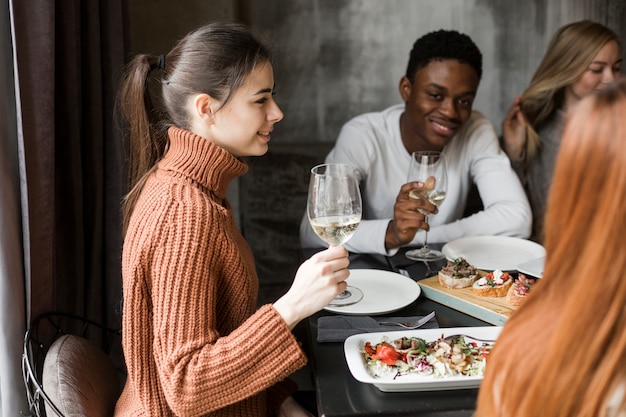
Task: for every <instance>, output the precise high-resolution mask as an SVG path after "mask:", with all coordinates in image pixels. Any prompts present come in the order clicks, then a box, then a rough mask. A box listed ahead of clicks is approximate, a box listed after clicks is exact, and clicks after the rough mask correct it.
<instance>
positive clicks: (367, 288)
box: [324, 269, 422, 315]
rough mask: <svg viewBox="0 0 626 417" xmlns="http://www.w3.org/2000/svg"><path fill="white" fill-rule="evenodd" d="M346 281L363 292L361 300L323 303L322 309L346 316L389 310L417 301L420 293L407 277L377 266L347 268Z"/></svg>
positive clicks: (387, 311) (382, 312) (418, 287)
mask: <svg viewBox="0 0 626 417" xmlns="http://www.w3.org/2000/svg"><path fill="white" fill-rule="evenodd" d="M347 282H348V285H351V286H353V287H357V288H358V289H360V290H361V291H363V299H362V300H361V301H359V302H358V303H356V304H352V305H349V306H343V307H339V306H337V307H331V306H327V307H324V310H326V311H332V312H333V313H339V314H346V315H368V314H370V315H371V314H385V313H391V312H392V311H396V310H400V309H401V308H403V307H406V306H408V305H409V304H411V303H412V302H413V301H415V300H417V297H419V296H420V294H421V292H422V290H421V289H420V286H419V285H418V284H417V282H415V281H413V280H412V279H411V278H408V277H405V276H404V275H400V274H396V273H395V272H391V271H383V270H381V269H351V270H350V277H349V278H348V280H347Z"/></svg>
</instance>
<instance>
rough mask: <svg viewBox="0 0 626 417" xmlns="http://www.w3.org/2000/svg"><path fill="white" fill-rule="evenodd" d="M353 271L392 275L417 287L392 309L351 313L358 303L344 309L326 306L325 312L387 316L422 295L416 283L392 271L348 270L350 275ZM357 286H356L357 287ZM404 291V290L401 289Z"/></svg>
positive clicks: (371, 269) (374, 269)
mask: <svg viewBox="0 0 626 417" xmlns="http://www.w3.org/2000/svg"><path fill="white" fill-rule="evenodd" d="M355 271H359V273H366V272H369V273H371V272H375V273H381V274H385V275H393V276H394V279H398V280H402V282H405V283H407V284H408V283H409V282H411V283H413V284H415V287H417V288H416V289H415V294H414V295H412V296H411V297H408V298H407V301H404V302H402V303H401V304H397V305H396V306H393V307H389V308H385V309H384V310H383V309H378V310H368V311H357V312H355V311H351V310H352V309H351V307H353V306H356V305H358V303H356V304H353V305H349V306H344V307H338V306H337V307H332V306H326V307H324V310H325V311H329V312H331V313H337V314H344V315H347V316H363V315H372V316H373V315H381V314H387V313H393V312H394V311H398V310H400V309H402V308H404V307H406V306H408V305H410V304H412V303H414V302H415V300H417V299H418V298H419V297H420V295H422V288H421V287H420V286H419V284H418V283H417V281H415V280H414V279H413V278H410V277H407V276H404V275H402V274H399V273H397V272H394V271H388V270H385V269H376V268H354V269H350V274H352V273H354V272H355ZM349 284H350V278H348V285H349ZM357 286H358V285H357ZM403 289H404V288H403ZM409 300H410V301H409Z"/></svg>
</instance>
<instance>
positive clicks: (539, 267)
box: [517, 256, 546, 278]
mask: <svg viewBox="0 0 626 417" xmlns="http://www.w3.org/2000/svg"><path fill="white" fill-rule="evenodd" d="M545 260H546V257H545V256H542V257H541V258H536V259H532V260H530V261H528V262H522V263H521V264H519V265H517V270H518V271H519V272H521V273H522V274H526V275H530V276H531V277H535V278H541V276H542V275H543V266H544V263H545Z"/></svg>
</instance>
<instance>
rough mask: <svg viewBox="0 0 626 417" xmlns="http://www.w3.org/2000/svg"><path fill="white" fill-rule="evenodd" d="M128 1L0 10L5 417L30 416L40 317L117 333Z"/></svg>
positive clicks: (36, 1)
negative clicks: (29, 356)
mask: <svg viewBox="0 0 626 417" xmlns="http://www.w3.org/2000/svg"><path fill="white" fill-rule="evenodd" d="M125 3H126V0H100V1H88V2H87V1H81V0H62V1H49V0H0V33H1V35H0V36H1V39H0V53H1V56H2V62H1V65H2V69H1V70H0V97H2V98H3V99H2V100H0V135H1V138H0V139H1V143H0V145H1V146H2V149H0V193H1V194H0V195H2V198H1V199H0V245H1V252H0V319H1V320H2V328H3V332H2V333H1V334H0V369H2V373H1V375H0V413H1V414H2V415H3V416H4V415H6V416H9V415H20V411H22V412H23V413H24V414H26V415H28V414H29V413H28V410H27V409H26V408H25V400H24V398H25V396H24V385H23V382H22V378H21V370H20V363H21V362H20V355H21V350H22V341H23V337H24V332H25V331H26V329H27V327H28V324H29V323H30V322H31V321H32V319H33V318H35V317H36V316H37V315H39V314H40V313H43V312H45V311H50V310H56V311H64V312H69V313H74V314H78V315H81V316H85V317H88V318H90V319H92V320H96V321H98V322H101V323H104V324H107V325H109V326H110V327H119V322H120V317H119V314H120V310H119V303H120V300H121V272H120V253H121V242H122V237H121V212H120V203H121V200H122V196H123V195H124V194H125V192H126V189H125V183H126V181H125V180H126V175H125V172H126V170H125V167H124V158H123V155H124V144H123V141H122V138H121V136H120V133H119V132H118V129H117V128H116V126H115V123H114V117H113V114H114V110H115V94H116V91H117V85H118V80H119V76H120V74H121V70H122V67H123V65H124V62H125V51H126V49H127V48H126V47H125V45H126V43H127V42H126V38H125V34H126V33H128V31H127V29H126V26H127V25H126V16H127V12H126V4H125ZM5 98H6V99H5Z"/></svg>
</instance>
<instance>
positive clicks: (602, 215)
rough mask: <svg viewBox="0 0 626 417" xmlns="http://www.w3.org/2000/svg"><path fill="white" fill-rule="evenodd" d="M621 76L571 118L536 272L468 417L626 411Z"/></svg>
mask: <svg viewBox="0 0 626 417" xmlns="http://www.w3.org/2000/svg"><path fill="white" fill-rule="evenodd" d="M624 115H626V79H622V80H620V81H619V82H617V83H616V84H613V85H611V86H609V87H606V88H605V89H604V90H602V91H598V92H596V93H593V94H592V95H590V96H588V97H586V98H584V99H582V100H581V101H580V103H579V104H577V105H576V107H575V108H574V109H573V110H572V111H571V113H570V114H569V115H568V120H567V122H566V125H565V130H564V132H563V140H562V143H561V149H560V151H559V154H558V157H557V160H556V167H555V172H554V181H553V183H552V187H551V190H550V194H549V198H548V209H547V212H546V241H545V247H546V252H547V257H546V265H545V269H544V273H543V278H541V279H540V280H539V283H538V284H537V285H536V286H535V287H534V288H533V290H532V292H531V293H530V294H529V296H528V297H527V299H526V300H525V301H524V303H523V304H522V305H521V306H520V308H519V309H518V310H517V311H516V312H515V314H513V315H512V316H511V318H510V319H509V320H508V321H507V323H506V324H505V325H504V328H503V330H502V333H501V334H500V336H499V337H498V340H497V342H496V344H495V347H494V350H493V352H492V353H491V355H490V356H489V360H488V362H487V371H486V374H485V378H484V380H483V382H482V384H481V387H480V391H479V395H478V407H477V411H476V414H475V417H536V416H541V417H574V416H575V417H623V416H626V393H625V392H626V279H624V276H623V275H624V272H623V271H626V238H625V236H626V205H624V201H626V118H624Z"/></svg>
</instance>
